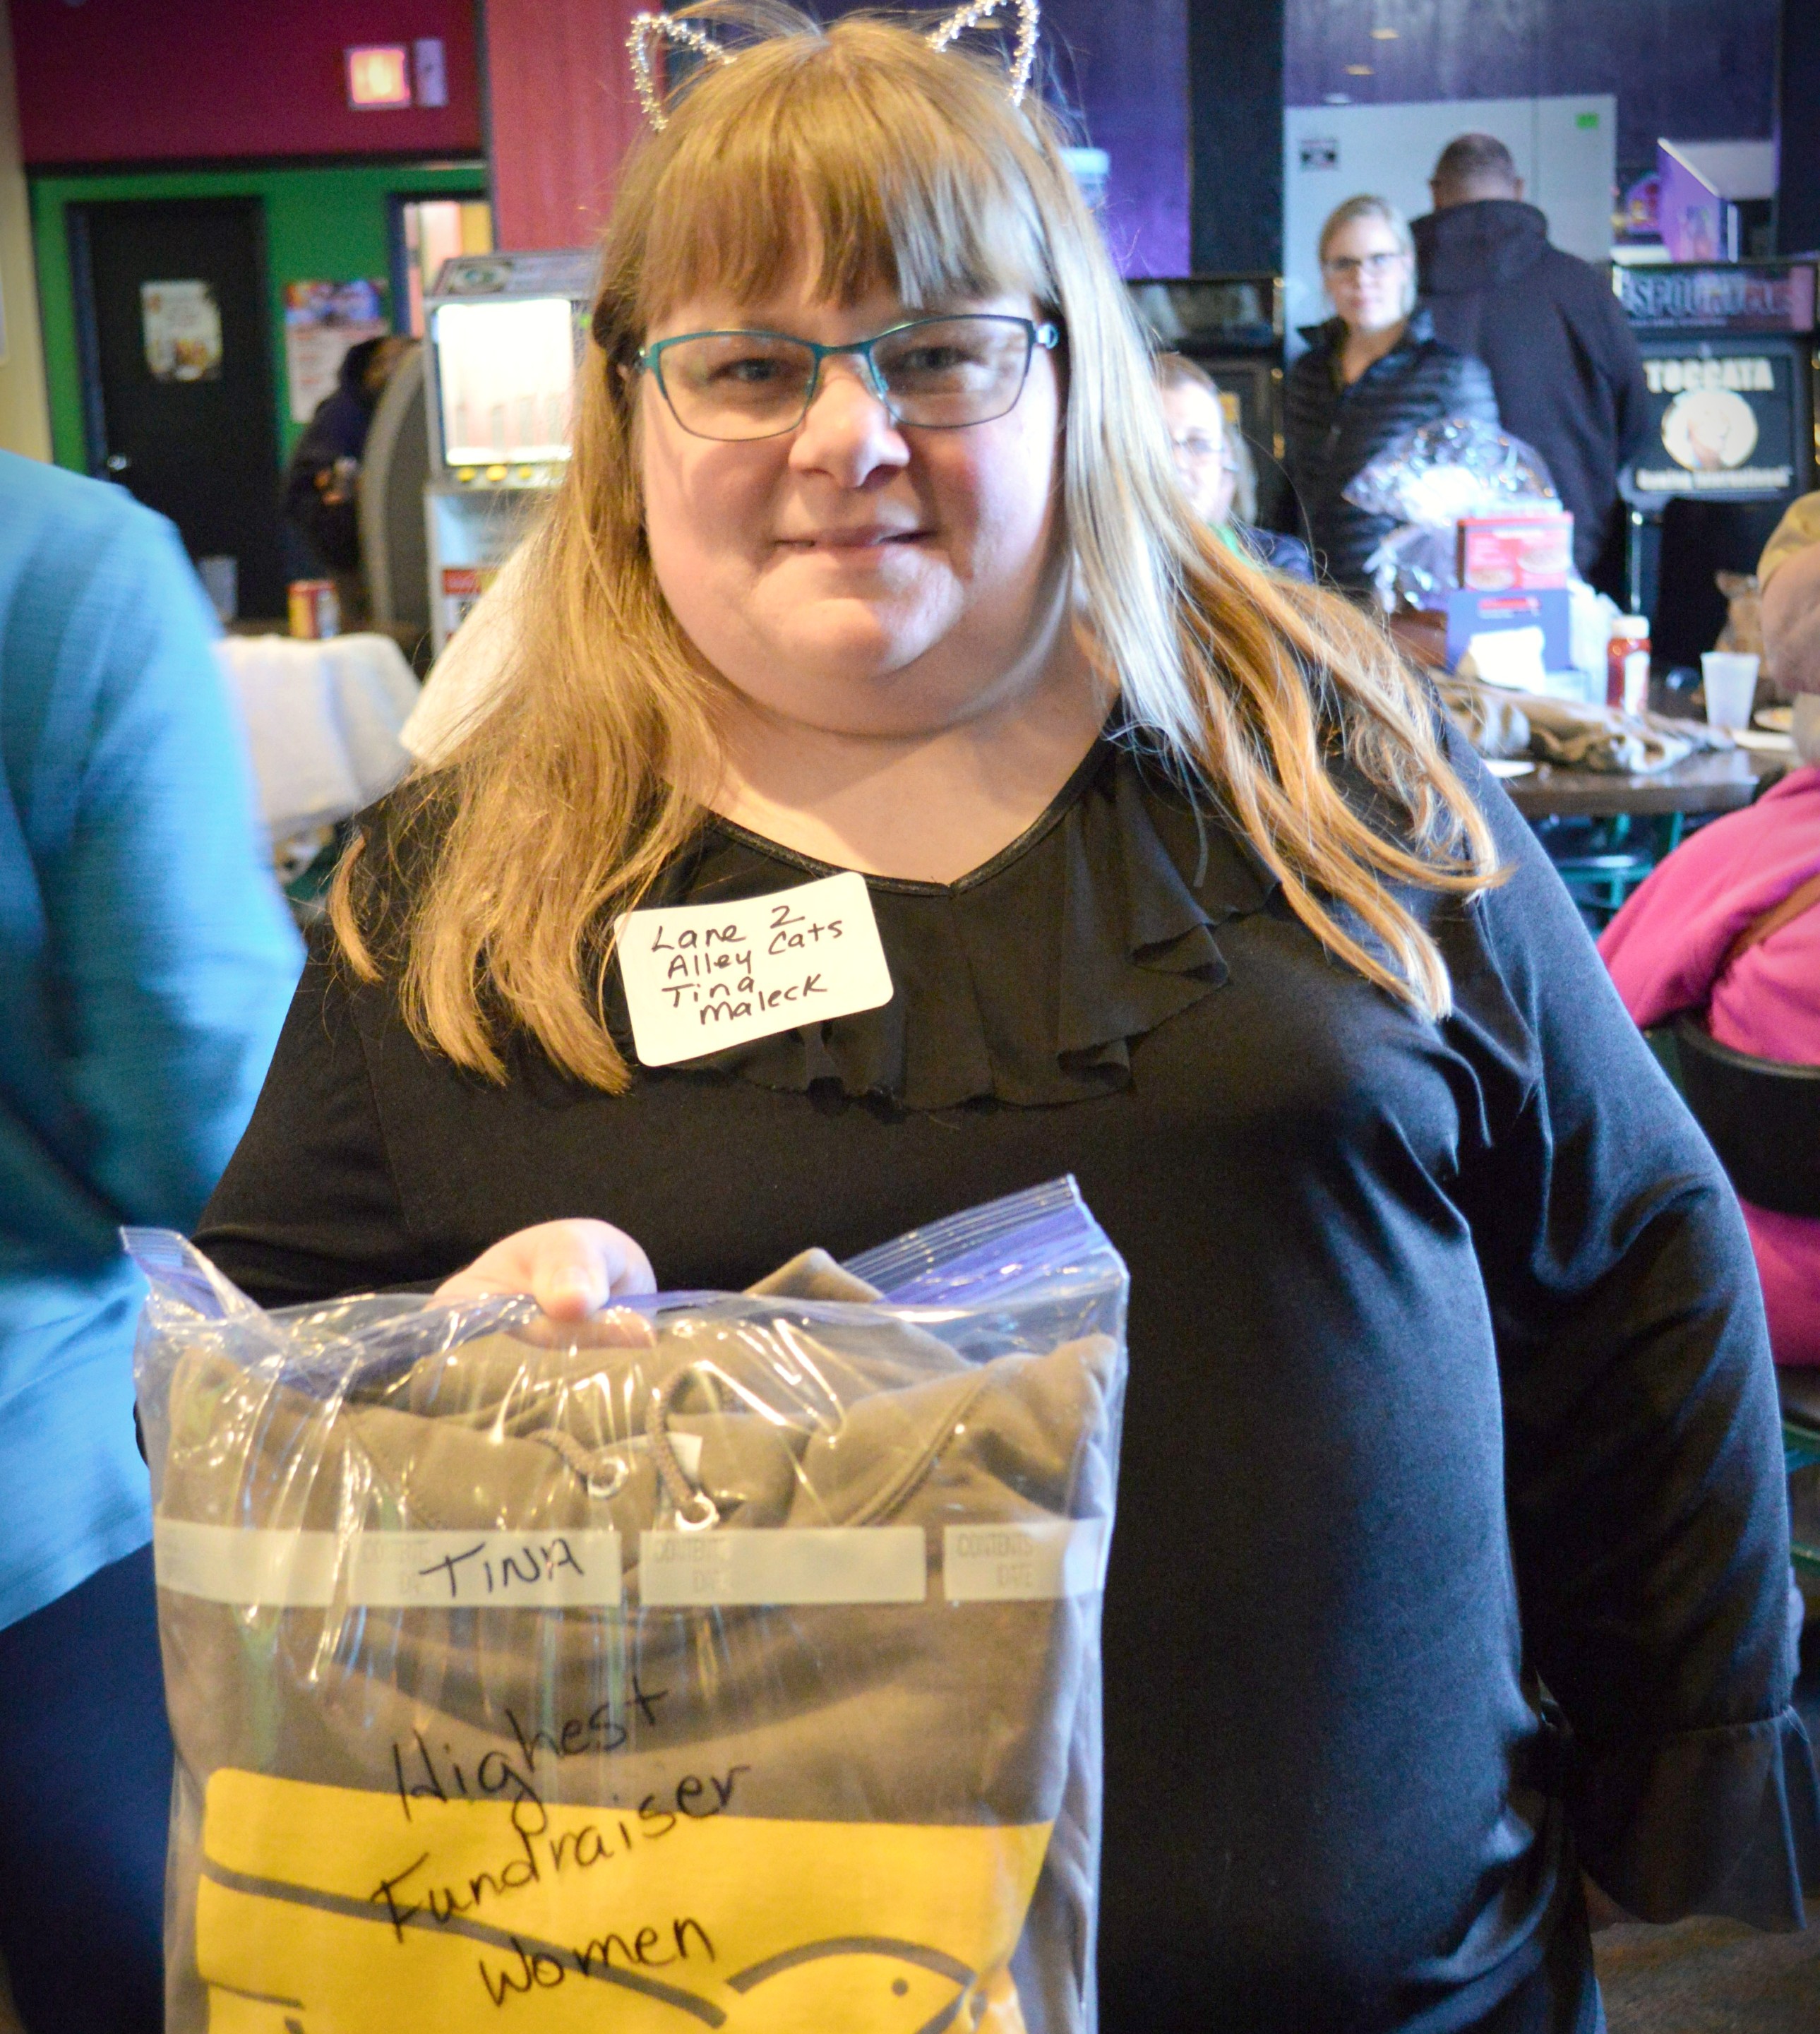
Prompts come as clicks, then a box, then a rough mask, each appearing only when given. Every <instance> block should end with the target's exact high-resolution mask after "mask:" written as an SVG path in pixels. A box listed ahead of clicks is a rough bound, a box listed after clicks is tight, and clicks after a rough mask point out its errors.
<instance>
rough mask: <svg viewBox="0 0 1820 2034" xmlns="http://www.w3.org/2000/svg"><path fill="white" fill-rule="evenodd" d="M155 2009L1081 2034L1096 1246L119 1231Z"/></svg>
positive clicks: (1085, 1977) (1088, 1229)
mask: <svg viewBox="0 0 1820 2034" xmlns="http://www.w3.org/2000/svg"><path fill="white" fill-rule="evenodd" d="M128 1244H129V1248H130V1249H131V1251H132V1252H133V1255H134V1256H135V1258H136V1259H137V1260H138V1262H139V1263H140V1265H141V1268H142V1269H143V1270H144V1272H145V1274H146V1276H147V1278H148V1280H149V1282H150V1285H151V1295H150V1297H149V1299H148V1302H147V1304H146V1308H145V1312H144V1322H143V1325H142V1327H141V1336H140V1344H139V1349H138V1354H137V1378H138V1390H139V1400H140V1406H141V1417H142V1420H143V1424H144V1430H145V1435H146V1441H147V1452H148V1455H149V1457H150V1459H151V1463H152V1480H153V1494H154V1499H155V1512H156V1526H155V1538H154V1547H155V1552H156V1567H157V1576H158V1590H159V1628H160V1636H161V1639H162V1643H163V1657H164V1671H165V1679H166V1686H167V1695H168V1699H169V1704H170V1709H171V1726H172V1731H173V1734H174V1738H175V1741H176V1746H177V1752H178V1777H177V1783H176V1788H175V1796H174V1804H173V1809H172V1840H171V1863H170V1876H169V1883H168V1888H167V1972H168V1977H167V2014H168V2021H167V2024H168V2027H169V2029H170V2034H202V2031H203V2030H205V2029H206V2030H208V2034H419V2030H421V2034H467V2030H470V2029H472V2030H476V2031H477V2034H478V2030H480V2029H483V2028H484V2029H486V2030H488V2034H493V2030H497V2029H501V2028H522V2029H523V2034H571V2030H578V2029H582V2028H587V2029H598V2028H610V2029H613V2030H614V2034H692V2030H693V2029H696V2028H725V2029H726V2030H727V2034H808V2030H811V2029H814V2030H820V2031H821V2034H935V2030H938V2029H947V2028H955V2029H957V2030H961V2034H974V2030H978V2034H1076V2030H1080V2034H1086V2030H1088V2029H1090V2028H1091V2027H1092V2025H1093V2023H1094V2005H1093V1968H1092V1962H1093V1942H1094V1903H1095V1898H1096V1886H1097V1872H1098V1825H1099V1796H1100V1772H1101V1746H1100V1605H1101V1588H1102V1586H1103V1580H1104V1575H1105V1559H1106V1552H1107V1548H1108V1544H1109V1538H1110V1535H1111V1531H1112V1525H1113V1500H1114V1494H1115V1488H1116V1464H1117V1455H1118V1439H1119V1421H1120V1408H1121V1405H1122V1400H1123V1392H1124V1364H1125V1351H1124V1333H1125V1327H1124V1323H1125V1293H1126V1277H1125V1271H1124V1266H1123V1264H1122V1263H1121V1262H1120V1259H1119V1258H1118V1256H1117V1255H1116V1252H1114V1251H1113V1248H1112V1246H1111V1245H1110V1244H1109V1242H1108V1241H1107V1240H1106V1238H1105V1236H1104V1235H1103V1234H1102V1233H1101V1230H1100V1229H1099V1228H1098V1225H1097V1224H1096V1223H1095V1222H1094V1219H1093V1218H1092V1216H1091V1215H1090V1214H1089V1213H1088V1212H1087V1210H1086V1207H1085V1206H1084V1205H1083V1203H1082V1201H1081V1199H1080V1198H1079V1194H1078V1193H1077V1192H1076V1191H1075V1187H1074V1184H1073V1182H1072V1181H1071V1180H1062V1181H1058V1182H1056V1183H1054V1184H1051V1185H1049V1186H1046V1187H1042V1188H1036V1189H1033V1190H1032V1191H1030V1192H1027V1193H1024V1194H1021V1195H1015V1196H1014V1197H1012V1198H1011V1199H1008V1200H1004V1201H1000V1202H996V1203H992V1204H990V1205H989V1206H987V1207H981V1208H976V1209H974V1210H970V1212H968V1213H966V1214H960V1215H956V1216H954V1217H952V1218H949V1219H948V1220H946V1221H944V1222H937V1223H936V1224H934V1225H933V1226H932V1227H929V1228H927V1229H921V1230H918V1231H915V1232H913V1233H911V1234H910V1235H908V1236H906V1237H902V1238H901V1239H899V1240H898V1241H896V1242H895V1243H891V1244H886V1245H884V1247H883V1248H880V1249H878V1250H875V1251H872V1252H868V1253H867V1254H866V1255H864V1256H861V1257H860V1258H857V1259H854V1260H853V1261H852V1262H851V1263H849V1264H848V1265H846V1266H845V1267H842V1266H840V1265H837V1264H836V1263H835V1262H834V1261H833V1260H832V1259H831V1258H829V1257H827V1255H825V1254H824V1253H823V1252H818V1251H811V1252H807V1253H806V1254H805V1255H803V1256H801V1257H799V1258H797V1259H795V1260H794V1261H793V1262H792V1263H790V1264H788V1265H786V1266H785V1267H783V1268H782V1270H780V1271H779V1272H777V1273H775V1274H773V1276H772V1277H771V1278H768V1279H767V1280H765V1281H764V1282H763V1283H762V1284H761V1285H760V1286H758V1287H756V1288H755V1289H753V1290H752V1292H750V1293H746V1294H744V1295H733V1294H726V1293H678V1294H667V1295H659V1296H658V1297H655V1298H651V1299H648V1300H637V1301H636V1302H633V1303H632V1304H629V1305H625V1306H621V1307H618V1308H615V1309H614V1311H612V1312H610V1313H608V1314H606V1315H602V1316H601V1317H600V1318H599V1319H597V1320H596V1321H594V1322H591V1323H587V1324H586V1325H585V1326H584V1327H575V1326H572V1325H565V1326H558V1325H557V1324H556V1323H552V1322H550V1321H549V1320H547V1319H546V1318H545V1317H543V1316H542V1315H541V1314H540V1313H538V1311H537V1309H536V1308H535V1306H534V1305H533V1304H532V1303H531V1301H529V1300H520V1299H494V1300H486V1301H482V1302H473V1301H463V1302H460V1303H456V1304H446V1303H439V1302H437V1301H435V1300H426V1299H423V1298H421V1297H412V1296H407V1295H397V1294H393V1295H373V1296H368V1297H361V1298H356V1299H350V1300H342V1301H340V1302H337V1303H336V1304H331V1305H326V1306H322V1307H317V1308H287V1309H286V1310H284V1311H283V1312H273V1313H267V1312H262V1311H261V1309H260V1308H257V1307H256V1306H254V1305H253V1303H252V1302H251V1301H250V1300H248V1299H246V1297H244V1296H243V1295H242V1294H241V1293H239V1292H238V1291H237V1290H236V1289H235V1288H234V1287H233V1286H232V1285H230V1284H229V1283H228V1282H227V1280H226V1279H224V1278H222V1277H221V1275H220V1274H219V1273H218V1272H216V1270H214V1268H213V1267H212V1266H211V1265H210V1264H208V1262H207V1261H206V1259H204V1258H202V1257H201V1255H200V1254H199V1253H197V1252H196V1251H194V1250H193V1248H191V1247H190V1245H189V1244H186V1243H185V1242H184V1241H183V1240H182V1238H181V1237H176V1236H174V1235H169V1234H167V1233H163V1232H156V1231H153V1232H146V1231H133V1232H129V1235H128Z"/></svg>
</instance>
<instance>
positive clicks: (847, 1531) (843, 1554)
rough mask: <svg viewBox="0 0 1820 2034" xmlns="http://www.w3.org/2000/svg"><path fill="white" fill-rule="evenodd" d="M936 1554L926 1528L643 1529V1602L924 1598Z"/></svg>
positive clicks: (683, 1604) (682, 1604)
mask: <svg viewBox="0 0 1820 2034" xmlns="http://www.w3.org/2000/svg"><path fill="white" fill-rule="evenodd" d="M928 1567H929V1553H928V1546H927V1543H926V1542H925V1540H924V1537H923V1530H922V1528H921V1526H771V1527H767V1528H763V1529H756V1530H754V1531H752V1532H747V1533H737V1532H736V1533H714V1532H708V1533H640V1536H639V1551H638V1594H639V1601H640V1602H641V1603H642V1604H645V1605H646V1606H647V1608H654V1609H672V1608H674V1609H681V1608H689V1607H692V1606H696V1605H705V1604H784V1603H921V1601H923V1599H924V1597H925V1596H926V1595H927V1594H928V1593H929V1575H928Z"/></svg>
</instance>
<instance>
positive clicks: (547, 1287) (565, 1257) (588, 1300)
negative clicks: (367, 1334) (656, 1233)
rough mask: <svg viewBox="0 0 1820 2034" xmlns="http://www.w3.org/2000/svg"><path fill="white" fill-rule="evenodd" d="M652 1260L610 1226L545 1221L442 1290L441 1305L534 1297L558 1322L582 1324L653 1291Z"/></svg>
mask: <svg viewBox="0 0 1820 2034" xmlns="http://www.w3.org/2000/svg"><path fill="white" fill-rule="evenodd" d="M656 1290H657V1280H656V1279H655V1278H654V1277H653V1276H652V1274H651V1260H650V1259H649V1258H647V1256H646V1255H645V1254H644V1252H643V1251H642V1250H640V1248H639V1247H638V1245H637V1244H636V1243H634V1242H633V1241H632V1238H631V1237H629V1236H628V1235H627V1234H626V1233H625V1230H624V1229H615V1228H614V1227H613V1226H612V1225H611V1224H610V1223H608V1222H582V1221H573V1222H539V1223H538V1225H537V1226H536V1227H535V1229H519V1230H518V1231H516V1233H514V1234H512V1235H511V1236H508V1237H505V1239H504V1240H502V1241H501V1242H498V1243H496V1244H494V1245H493V1248H491V1249H490V1250H483V1251H482V1252H481V1254H480V1255H479V1256H478V1257H477V1258H475V1260H474V1262H473V1263H471V1264H470V1265H469V1266H468V1267H467V1270H465V1271H457V1272H456V1274H455V1276H454V1277H453V1278H448V1279H445V1281H444V1282H443V1283H442V1284H441V1285H439V1286H438V1287H437V1291H436V1297H437V1299H439V1300H484V1299H489V1298H491V1297H493V1295H495V1294H496V1293H529V1294H530V1295H531V1297H532V1298H533V1299H534V1300H536V1302H537V1304H538V1306H540V1307H541V1308H542V1309H543V1311H544V1312H545V1313H546V1314H547V1315H549V1316H550V1319H552V1320H555V1321H584V1320H586V1319H587V1318H588V1317H589V1316H590V1315H593V1314H597V1313H599V1312H600V1310H601V1309H602V1308H603V1307H606V1306H608V1305H610V1304H611V1303H612V1302H613V1301H614V1300H616V1299H619V1298H621V1297H623V1296H624V1295H625V1294H626V1293H655V1291H656Z"/></svg>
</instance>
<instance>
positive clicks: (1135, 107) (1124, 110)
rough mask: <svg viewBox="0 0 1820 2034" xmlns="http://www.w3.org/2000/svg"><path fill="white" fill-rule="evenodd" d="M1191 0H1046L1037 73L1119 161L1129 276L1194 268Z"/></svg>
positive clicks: (864, 0) (1119, 235) (1118, 213)
mask: <svg viewBox="0 0 1820 2034" xmlns="http://www.w3.org/2000/svg"><path fill="white" fill-rule="evenodd" d="M1246 3H1247V0H1232V4H1233V5H1234V6H1244V5H1245V4H1246ZM810 4H811V5H812V6H813V5H815V0H810ZM877 4H878V0H820V6H819V7H817V9H816V11H817V12H818V13H820V15H821V17H822V18H823V19H824V21H830V20H832V19H833V18H834V17H835V16H836V15H837V14H844V13H850V12H852V11H853V10H854V9H856V8H858V7H862V6H876V5H877ZM1002 11H1003V12H1004V13H1007V14H1008V13H1010V11H1011V10H1010V9H1003V10H1002ZM985 25H986V27H987V28H992V27H993V25H994V24H992V23H988V24H985ZM1039 51H1040V57H1039V63H1038V71H1037V77H1038V81H1039V82H1040V84H1041V88H1042V92H1043V95H1044V96H1045V98H1046V99H1048V100H1049V103H1051V104H1052V105H1054V106H1057V107H1061V108H1062V109H1064V111H1066V112H1068V114H1071V115H1072V116H1073V117H1074V123H1075V127H1076V129H1077V138H1078V139H1079V141H1081V142H1082V143H1083V145H1085V146H1089V147H1092V148H1104V149H1105V151H1106V152H1107V154H1108V155H1109V156H1110V157H1111V158H1112V168H1111V176H1110V179H1109V184H1108V186H1107V191H1106V202H1105V211H1104V212H1103V213H1102V215H1101V216H1102V218H1103V219H1104V220H1105V229H1106V238H1107V240H1108V242H1109V243H1110V245H1111V247H1112V250H1113V255H1114V257H1115V258H1116V260H1117V261H1118V263H1119V265H1120V268H1122V269H1123V270H1124V272H1125V274H1127V275H1128V276H1181V275H1185V274H1187V272H1188V0H1042V28H1041V39H1040V43H1039Z"/></svg>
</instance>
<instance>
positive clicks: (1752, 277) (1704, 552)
mask: <svg viewBox="0 0 1820 2034" xmlns="http://www.w3.org/2000/svg"><path fill="white" fill-rule="evenodd" d="M1614 280H1615V287H1616V289H1617V291H1618V295H1619V301H1620V302H1622V303H1623V306H1624V310H1625V313H1626V314H1627V316H1628V317H1629V319H1630V325H1631V328H1632V329H1633V330H1634V332H1635V333H1636V336H1637V343H1638V347H1639V348H1640V350H1641V351H1642V355H1643V372H1644V376H1645V379H1646V383H1647V385H1648V389H1649V435H1648V438H1647V441H1646V445H1645V448H1644V450H1643V452H1642V455H1641V456H1639V457H1638V460H1637V461H1636V463H1635V465H1634V467H1633V468H1632V470H1631V472H1630V476H1629V479H1628V482H1627V493H1628V495H1629V497H1630V507H1631V518H1630V535H1631V544H1630V579H1631V595H1632V601H1633V605H1634V610H1635V611H1636V612H1638V613H1642V614H1654V615H1655V616H1656V617H1657V628H1656V629H1655V631H1654V641H1655V647H1656V649H1657V653H1658V655H1666V656H1667V658H1668V660H1669V661H1670V662H1676V663H1680V662H1694V660H1696V659H1697V658H1698V654H1699V651H1701V650H1702V649H1710V648H1711V647H1713V639H1714V637H1715V636H1716V635H1717V630H1718V628H1719V626H1720V625H1721V624H1722V622H1723V621H1724V615H1725V602H1724V595H1722V594H1721V592H1720V591H1719V589H1718V587H1717V584H1715V575H1716V574H1717V572H1721V571H1724V572H1750V571H1751V570H1753V569H1754V567H1755V564H1756V559H1757V554H1758V553H1759V552H1760V551H1761V550H1762V546H1763V544H1764V542H1765V541H1766V539H1767V537H1768V535H1769V531H1771V530H1772V529H1773V527H1775V525H1776V524H1777V522H1778V521H1780V520H1781V516H1782V512H1783V511H1784V509H1786V508H1787V507H1788V504H1789V503H1790V502H1792V501H1794V500H1795V499H1796V497H1798V496H1799V495H1802V494H1804V493H1807V492H1808V490H1810V489H1811V488H1812V487H1813V486H1814V326H1815V316H1814V313H1815V301H1814V281H1815V264H1814V262H1813V261H1747V262H1721V263H1709V264H1694V263H1690V264H1686V265H1682V264H1675V265H1661V266H1650V267H1644V266H1638V267H1619V268H1617V269H1616V270H1615V272H1614Z"/></svg>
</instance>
